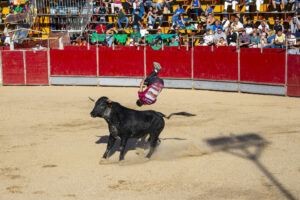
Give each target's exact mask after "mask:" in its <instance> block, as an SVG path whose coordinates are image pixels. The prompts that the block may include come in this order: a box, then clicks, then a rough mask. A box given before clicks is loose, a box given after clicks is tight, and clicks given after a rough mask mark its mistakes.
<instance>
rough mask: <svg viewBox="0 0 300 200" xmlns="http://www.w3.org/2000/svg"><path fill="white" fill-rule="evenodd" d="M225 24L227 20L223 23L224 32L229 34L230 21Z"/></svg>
mask: <svg viewBox="0 0 300 200" xmlns="http://www.w3.org/2000/svg"><path fill="white" fill-rule="evenodd" d="M224 22H225V20H223V21H222V26H223V30H224V32H227V31H228V27H229V25H230V21H229V20H226V22H225V23H224ZM223 24H224V25H223Z"/></svg>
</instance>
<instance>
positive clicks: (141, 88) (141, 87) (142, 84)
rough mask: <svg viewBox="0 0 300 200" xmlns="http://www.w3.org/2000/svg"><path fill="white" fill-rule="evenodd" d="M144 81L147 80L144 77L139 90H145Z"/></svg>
mask: <svg viewBox="0 0 300 200" xmlns="http://www.w3.org/2000/svg"><path fill="white" fill-rule="evenodd" d="M144 82H145V79H143V80H142V81H141V84H140V89H139V92H143V87H144Z"/></svg>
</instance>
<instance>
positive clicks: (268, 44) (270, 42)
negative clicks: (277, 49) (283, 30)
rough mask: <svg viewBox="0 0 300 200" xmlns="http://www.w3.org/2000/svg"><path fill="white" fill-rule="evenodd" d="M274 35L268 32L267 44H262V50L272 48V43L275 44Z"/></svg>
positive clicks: (272, 32)
mask: <svg viewBox="0 0 300 200" xmlns="http://www.w3.org/2000/svg"><path fill="white" fill-rule="evenodd" d="M274 33H275V32H274V31H269V33H268V38H267V43H265V42H264V43H265V47H264V48H274V42H275V34H274ZM264 41H265V40H264Z"/></svg>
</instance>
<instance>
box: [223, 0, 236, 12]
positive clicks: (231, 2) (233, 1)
mask: <svg viewBox="0 0 300 200" xmlns="http://www.w3.org/2000/svg"><path fill="white" fill-rule="evenodd" d="M237 4H238V1H237V0H225V3H224V12H227V8H228V6H229V5H232V10H233V12H235V7H236V5H237Z"/></svg>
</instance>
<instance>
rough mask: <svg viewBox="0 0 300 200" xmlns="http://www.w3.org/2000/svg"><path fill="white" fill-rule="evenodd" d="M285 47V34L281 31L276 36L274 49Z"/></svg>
mask: <svg viewBox="0 0 300 200" xmlns="http://www.w3.org/2000/svg"><path fill="white" fill-rule="evenodd" d="M284 46H285V34H284V33H282V30H279V31H278V32H277V34H276V35H275V42H274V48H284Z"/></svg>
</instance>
